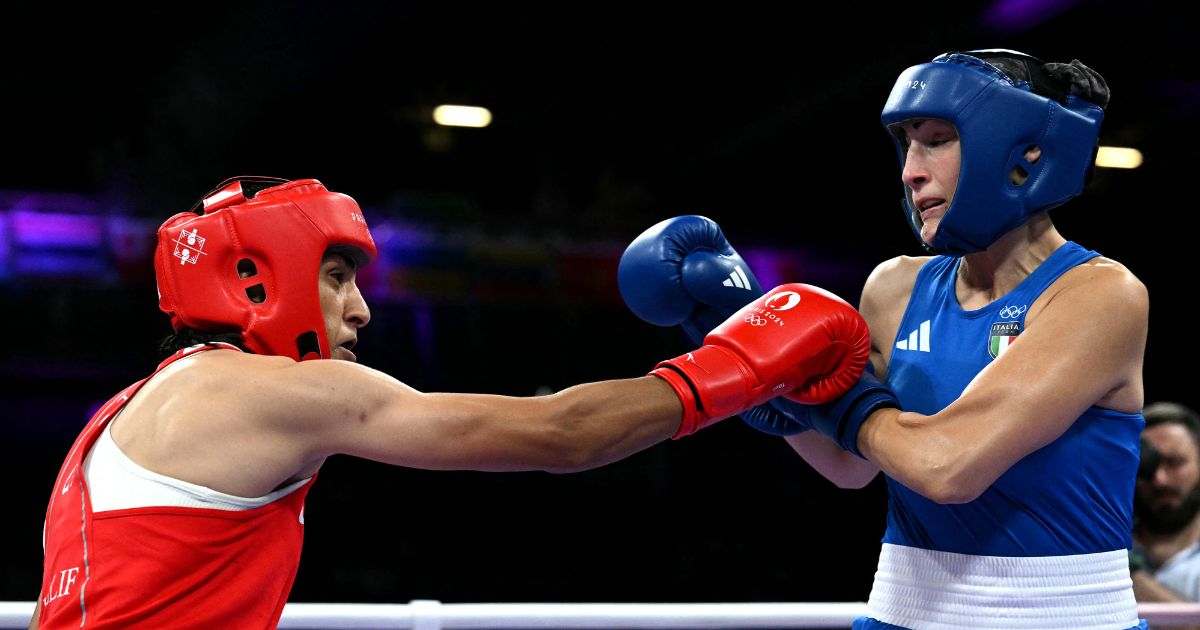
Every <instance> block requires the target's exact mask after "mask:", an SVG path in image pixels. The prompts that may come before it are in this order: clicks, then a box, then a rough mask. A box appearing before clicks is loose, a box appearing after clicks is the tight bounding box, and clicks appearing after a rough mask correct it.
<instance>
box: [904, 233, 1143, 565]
mask: <svg viewBox="0 0 1200 630" xmlns="http://www.w3.org/2000/svg"><path fill="white" fill-rule="evenodd" d="M1096 256H1099V254H1097V253H1096V252H1094V251H1090V250H1086V249H1084V248H1083V247H1080V246H1079V245H1076V244H1075V243H1070V242H1068V243H1067V244H1066V245H1063V246H1062V247H1060V248H1059V249H1058V250H1057V251H1055V252H1054V253H1053V254H1052V255H1051V256H1050V258H1048V259H1047V260H1046V261H1045V262H1043V263H1042V264H1041V265H1040V266H1038V268H1037V269H1036V270H1034V272H1033V273H1032V274H1030V276H1029V277H1028V278H1026V279H1025V280H1024V281H1022V282H1021V283H1020V284H1019V285H1017V287H1016V288H1015V289H1013V290H1012V292H1010V293H1009V294H1007V295H1005V296H1004V297H1002V298H1000V299H998V300H996V301H995V302H993V303H991V304H989V305H987V306H985V307H983V308H981V309H979V310H975V311H964V310H963V309H962V307H961V306H959V303H958V298H957V296H956V295H955V292H954V282H955V277H956V275H957V271H958V265H959V262H960V260H961V259H959V258H952V257H947V256H939V257H936V258H933V259H932V260H930V261H929V262H928V263H926V264H925V265H924V266H923V267H922V268H921V270H920V272H918V274H917V281H916V285H915V286H914V287H913V292H912V296H911V299H910V300H909V304H908V309H907V310H906V311H905V314H904V319H903V321H902V322H901V324H900V329H899V331H897V333H896V340H895V345H894V347H893V348H892V358H891V362H890V364H889V366H888V378H887V381H888V384H889V385H890V386H891V387H892V388H893V389H894V390H895V392H896V394H897V395H898V396H899V398H900V403H901V405H902V407H903V408H904V409H905V410H907V411H915V412H918V413H922V414H926V415H929V414H933V413H936V412H938V411H940V410H941V409H943V408H945V407H946V406H947V405H949V404H950V403H951V402H953V401H954V400H955V399H957V398H958V397H959V395H960V394H962V392H963V389H965V388H966V386H967V384H968V383H970V382H971V379H973V378H975V375H976V374H978V373H979V371H980V370H982V369H983V368H985V367H987V365H988V364H989V363H991V362H992V361H993V360H995V358H996V357H997V356H999V355H1000V354H1002V353H1003V352H1004V350H1005V349H1006V348H1007V346H1008V344H1010V343H1013V342H1015V341H1016V339H1017V338H1018V337H1019V335H1020V334H1021V331H1022V330H1024V327H1025V312H1026V311H1027V310H1028V309H1029V305H1031V304H1033V302H1034V300H1036V299H1037V297H1038V296H1039V295H1041V294H1042V292H1043V291H1044V290H1045V289H1046V287H1048V286H1050V284H1051V283H1053V282H1054V281H1055V280H1056V279H1058V278H1059V277H1060V276H1061V275H1062V274H1063V273H1065V272H1066V271H1067V270H1069V269H1071V268H1073V267H1075V266H1076V265H1079V264H1081V263H1083V262H1086V261H1088V260H1090V259H1092V258H1094V257H1096ZM1102 342H1103V340H1097V343H1102ZM1144 424H1145V420H1143V418H1142V416H1141V414H1128V413H1121V412H1117V411H1112V410H1109V409H1100V408H1098V407H1091V408H1089V409H1088V410H1087V411H1085V412H1084V413H1083V415H1081V416H1080V417H1079V419H1078V420H1076V421H1075V422H1074V423H1073V424H1072V425H1071V427H1070V428H1069V429H1067V431H1066V432H1065V433H1063V434H1062V435H1061V436H1059V437H1058V439H1056V440H1054V441H1053V442H1051V443H1050V444H1048V445H1046V446H1045V447H1043V448H1041V449H1039V450H1037V451H1035V452H1033V453H1030V454H1029V455H1027V456H1026V457H1025V458H1024V459H1022V460H1020V461H1019V462H1017V463H1016V464H1015V465H1014V466H1013V467H1012V468H1010V469H1009V470H1008V471H1006V472H1005V473H1004V474H1003V475H1001V476H1000V478H999V479H997V480H996V482H995V483H993V484H992V485H991V487H989V488H988V489H987V490H986V491H984V493H983V494H982V495H981V496H980V497H979V498H977V499H975V500H974V501H971V502H970V503H964V504H958V505H939V504H937V503H934V502H933V501H930V500H929V499H926V498H925V497H923V496H921V495H919V494H917V493H915V492H913V491H912V490H909V489H908V488H906V487H904V486H903V485H901V484H900V483H899V482H897V481H895V480H894V479H891V478H890V477H889V478H888V479H887V482H888V490H889V492H888V495H889V498H888V501H889V505H888V528H887V532H886V533H885V534H884V539H883V541H884V542H886V543H892V544H897V545H906V546H910V547H919V548H923V549H934V550H938V551H949V552H955V553H964V554H973V555H987V556H1059V555H1073V554H1082V553H1095V552H1101V551H1113V550H1116V549H1124V548H1128V547H1129V544H1130V536H1131V529H1132V512H1133V486H1134V479H1135V474H1136V471H1137V465H1138V437H1139V435H1140V434H1141V430H1142V427H1143V426H1144Z"/></svg>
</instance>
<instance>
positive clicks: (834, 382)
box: [651, 284, 870, 438]
mask: <svg viewBox="0 0 1200 630" xmlns="http://www.w3.org/2000/svg"><path fill="white" fill-rule="evenodd" d="M869 353H870V334H869V333H868V331H867V324H866V322H865V321H863V318H862V316H861V315H859V314H858V311H856V310H854V307H852V306H850V305H849V304H847V303H846V302H845V301H844V300H842V299H841V298H839V297H837V296H836V295H834V294H832V293H830V292H828V291H825V290H824V289H820V288H817V287H814V286H811V285H806V284H785V285H781V286H779V287H776V288H775V289H773V290H772V291H771V292H769V293H768V294H767V295H766V296H764V297H762V298H759V299H757V300H755V301H753V302H751V303H750V304H747V305H746V306H743V307H742V308H741V309H739V310H738V311H737V312H736V313H734V314H733V316H732V317H730V318H729V319H727V320H725V321H724V322H723V323H721V324H720V325H719V326H717V327H716V328H715V329H714V330H713V331H712V332H711V333H709V334H708V336H707V337H705V338H704V345H703V346H701V347H700V348H698V349H696V350H694V351H692V352H689V353H687V354H685V355H683V356H680V357H676V358H674V359H671V360H670V361H664V362H662V363H660V364H659V365H658V366H657V367H656V368H655V369H654V370H653V371H652V372H651V374H654V375H655V376H658V377H659V378H662V379H663V380H665V381H666V382H667V383H668V384H670V385H671V387H672V389H674V390H675V393H676V395H678V396H679V399H680V401H682V402H683V407H684V411H683V422H682V423H681V424H680V427H679V431H677V432H676V434H675V436H674V437H676V438H679V437H682V436H684V435H689V434H691V433H694V432H696V431H698V430H700V429H702V428H704V427H706V426H708V425H710V424H712V423H713V422H716V421H717V420H720V419H722V418H726V417H729V416H732V415H735V414H738V413H741V412H743V411H746V410H747V409H750V408H751V407H754V406H756V405H760V404H762V403H764V402H766V401H768V400H770V399H772V398H775V397H776V396H779V395H784V396H786V397H787V398H789V399H791V400H795V401H796V402H801V403H805V404H816V403H822V402H826V401H829V400H833V399H835V398H837V397H838V396H840V395H842V394H843V393H845V392H846V391H847V390H848V389H849V388H850V387H852V386H853V385H854V384H855V383H856V382H857V381H858V378H859V375H860V374H861V373H862V371H863V369H864V368H865V367H866V364H867V357H868V355H869Z"/></svg>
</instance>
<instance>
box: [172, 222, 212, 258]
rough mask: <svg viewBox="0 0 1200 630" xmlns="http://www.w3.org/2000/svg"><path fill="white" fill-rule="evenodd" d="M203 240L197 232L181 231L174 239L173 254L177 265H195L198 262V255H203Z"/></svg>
mask: <svg viewBox="0 0 1200 630" xmlns="http://www.w3.org/2000/svg"><path fill="white" fill-rule="evenodd" d="M205 240H206V239H205V238H204V237H203V236H200V234H199V233H198V230H194V229H193V230H192V231H191V232H189V231H187V230H183V231H181V232H180V233H179V237H178V238H176V239H175V253H174V254H173V255H174V256H175V257H176V258H178V259H179V264H181V265H186V264H188V263H192V264H193V265H194V264H196V261H197V260H200V255H201V254H203V253H204V241H205Z"/></svg>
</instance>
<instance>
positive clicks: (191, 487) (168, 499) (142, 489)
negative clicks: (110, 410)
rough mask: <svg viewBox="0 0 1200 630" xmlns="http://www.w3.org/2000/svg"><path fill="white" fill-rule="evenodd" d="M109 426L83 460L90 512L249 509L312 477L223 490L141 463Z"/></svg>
mask: <svg viewBox="0 0 1200 630" xmlns="http://www.w3.org/2000/svg"><path fill="white" fill-rule="evenodd" d="M110 429H112V423H111V422H110V423H109V424H108V426H106V427H104V431H103V432H102V433H101V434H100V437H99V438H97V439H96V443H95V445H93V446H92V450H91V451H90V452H89V453H88V454H87V457H85V458H84V460H83V475H84V479H85V480H86V481H87V484H88V498H89V499H90V501H91V505H92V511H93V512H107V511H109V510H123V509H128V508H140V507H159V506H173V507H191V508H208V509H215V510H230V511H242V510H252V509H254V508H257V507H262V506H264V505H266V504H268V503H271V502H272V501H276V500H278V499H281V498H283V497H285V496H287V495H289V494H291V493H292V492H294V491H295V490H296V489H297V488H299V487H300V486H303V485H304V484H305V483H307V482H308V479H311V477H309V478H306V479H301V480H300V481H296V482H294V483H290V484H288V485H287V486H284V487H283V488H280V489H279V490H276V491H274V492H272V493H270V494H268V495H266V496H261V497H238V496H234V495H232V494H225V493H224V492H218V491H216V490H213V489H212V488H207V487H205V486H200V485H197V484H194V483H188V482H186V481H181V480H179V479H175V478H172V477H167V476H165V475H160V474H158V473H156V472H154V471H152V470H147V469H145V468H143V467H141V466H140V465H138V463H137V462H135V461H133V460H132V459H129V457H128V456H127V455H125V453H123V452H121V449H120V447H118V446H117V443H116V442H114V441H113V438H112V434H111V433H110V432H109V430H110Z"/></svg>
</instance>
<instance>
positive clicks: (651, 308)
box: [617, 215, 810, 435]
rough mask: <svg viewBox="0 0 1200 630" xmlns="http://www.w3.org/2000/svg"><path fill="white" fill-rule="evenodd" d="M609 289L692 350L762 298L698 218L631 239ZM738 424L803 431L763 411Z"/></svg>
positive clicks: (676, 220)
mask: <svg viewBox="0 0 1200 630" xmlns="http://www.w3.org/2000/svg"><path fill="white" fill-rule="evenodd" d="M617 285H618V287H619V288H620V290H621V297H622V298H624V300H625V304H626V305H628V306H629V310H631V311H633V313H634V315H637V316H638V317H639V318H641V319H642V320H645V321H647V322H650V323H651V324H654V325H656V326H679V327H680V328H682V329H683V331H684V333H686V334H687V336H688V339H690V340H691V341H692V343H693V344H695V345H697V346H698V345H700V344H701V343H702V342H703V341H704V337H705V335H707V334H708V333H709V331H711V330H712V329H713V328H716V327H717V324H720V323H721V322H723V321H725V320H726V319H728V318H729V317H730V316H731V315H733V314H734V313H735V312H736V311H737V310H738V309H740V308H741V307H743V306H745V305H746V304H748V303H749V302H751V301H753V300H754V299H755V298H758V297H760V296H762V295H763V290H762V287H761V286H759V284H758V279H757V278H755V277H754V272H752V271H751V270H750V266H749V265H747V264H746V261H745V260H743V259H742V257H741V256H739V255H738V253H737V251H736V250H734V249H733V246H732V245H730V243H729V241H728V240H727V239H726V238H725V234H724V233H723V232H721V228H720V226H718V225H717V224H716V223H715V222H713V221H712V220H711V219H708V218H706V217H702V216H698V215H684V216H678V217H673V218H670V219H667V220H665V221H661V222H659V223H657V224H655V225H654V226H652V227H651V228H650V229H648V230H646V231H645V232H642V233H641V234H640V235H639V236H638V237H637V238H635V239H634V240H633V242H632V243H630V244H629V247H627V248H625V253H624V254H622V255H621V262H620V264H619V265H618V266H617ZM776 400H778V401H779V402H780V403H781V405H783V409H784V410H787V409H790V408H791V407H798V408H800V409H799V411H798V412H797V413H799V414H803V413H804V412H806V411H807V407H806V406H805V405H801V404H799V403H794V402H791V401H786V400H781V399H776ZM774 402H775V401H772V403H774ZM741 417H742V420H743V421H745V422H746V423H747V424H749V425H750V426H752V427H754V428H756V429H758V430H759V431H762V432H764V433H769V434H771V435H792V434H795V433H801V432H803V431H807V430H808V429H809V428H810V427H809V426H808V424H807V423H802V422H798V421H796V420H793V419H791V418H790V417H789V415H788V413H786V412H784V411H781V410H779V409H776V408H773V407H771V406H768V405H760V406H758V407H755V408H753V409H749V410H747V411H745V412H743V413H742V414H741Z"/></svg>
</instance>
